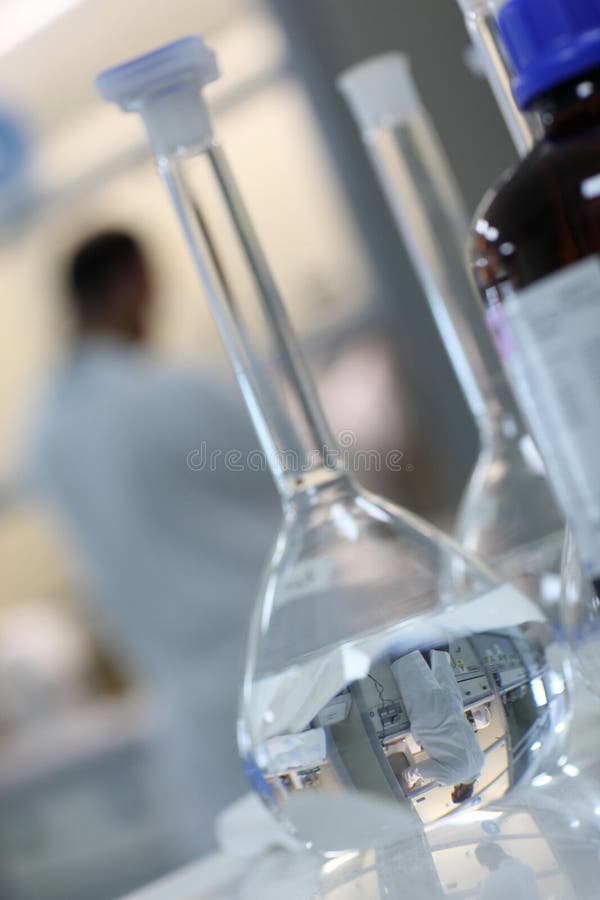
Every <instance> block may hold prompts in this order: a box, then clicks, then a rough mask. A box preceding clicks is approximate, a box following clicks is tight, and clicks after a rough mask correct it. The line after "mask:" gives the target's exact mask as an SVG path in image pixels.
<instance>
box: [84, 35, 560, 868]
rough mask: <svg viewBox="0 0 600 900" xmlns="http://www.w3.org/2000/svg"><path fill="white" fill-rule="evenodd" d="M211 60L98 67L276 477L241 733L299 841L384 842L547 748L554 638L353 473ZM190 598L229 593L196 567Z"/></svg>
mask: <svg viewBox="0 0 600 900" xmlns="http://www.w3.org/2000/svg"><path fill="white" fill-rule="evenodd" d="M217 74H218V73H217V69H216V62H215V59H214V55H213V54H212V52H211V51H210V50H209V49H208V48H207V47H206V46H205V45H204V43H203V41H202V40H201V39H200V38H186V39H183V40H181V41H178V42H176V43H174V44H171V45H167V46H166V47H164V48H161V49H160V50H158V51H155V52H154V53H150V54H148V55H146V56H144V57H141V58H139V59H136V60H132V61H131V62H130V63H127V64H124V65H123V66H119V67H117V68H115V69H111V70H108V71H107V72H105V73H103V74H102V75H101V76H100V78H99V80H98V87H99V90H100V92H101V93H102V95H103V96H104V97H105V98H106V99H109V100H112V101H114V102H116V103H118V104H119V105H121V106H122V107H123V108H124V109H126V110H128V111H130V110H133V111H137V112H139V113H140V114H141V115H142V117H143V119H144V123H145V126H146V129H147V131H148V134H149V138H150V141H151V144H152V147H153V150H154V153H155V157H156V161H157V165H158V169H159V172H160V174H161V176H162V178H163V180H164V182H165V184H166V186H167V188H168V191H169V194H170V197H171V200H172V202H173V205H174V208H175V211H176V213H177V216H178V219H179V222H180V224H181V227H182V229H183V232H184V234H185V237H186V240H187V242H188V246H189V249H190V252H191V254H192V256H193V259H194V261H195V264H196V266H197V269H198V273H199V275H200V277H201V280H202V283H203V287H204V291H205V293H206V295H207V297H208V300H209V302H210V304H211V307H212V311H213V314H214V316H215V319H216V322H217V324H218V326H219V329H220V332H221V335H222V338H223V341H224V343H225V345H226V348H227V350H228V352H229V355H230V357H231V360H232V364H233V366H234V369H235V372H236V375H237V377H238V380H239V383H240V387H241V390H242V392H243V394H244V397H245V400H246V403H247V406H248V410H249V413H250V415H251V417H252V419H253V421H254V424H255V427H256V431H257V433H258V436H259V438H260V440H261V443H262V446H263V450H264V454H265V456H266V459H267V461H268V463H269V465H270V467H271V470H272V473H273V477H274V479H275V482H276V484H277V486H278V489H279V492H280V495H281V500H282V507H283V523H282V527H281V531H280V534H279V537H278V539H277V542H276V546H275V548H274V552H273V556H272V558H271V560H270V562H269V564H268V566H267V570H266V574H265V579H264V583H263V587H262V591H261V593H260V596H259V598H258V600H257V603H256V607H255V611H254V614H253V617H252V621H251V624H250V630H249V638H248V649H247V659H246V665H245V672H244V679H243V686H242V699H241V708H240V717H239V745H240V752H241V756H242V759H243V761H244V764H245V766H246V768H247V771H248V774H249V776H250V778H251V781H252V783H253V785H254V787H255V788H256V789H257V790H258V791H259V792H260V794H261V796H262V797H263V799H264V800H265V802H267V804H268V805H269V806H270V807H271V808H272V809H273V811H274V812H275V814H276V815H278V816H279V817H280V818H281V819H282V820H283V822H284V823H285V824H286V826H287V827H288V828H289V829H290V830H291V831H292V833H294V834H295V835H296V836H298V837H299V838H300V839H301V840H303V841H304V842H305V843H307V844H312V845H314V846H316V847H318V848H319V849H320V850H322V851H339V850H348V849H357V848H365V847H373V846H378V845H383V844H390V843H393V842H394V841H397V840H398V839H400V838H402V837H403V836H404V835H406V834H407V833H412V832H414V831H418V830H420V829H422V827H423V825H426V824H428V823H432V822H435V821H437V820H438V819H439V818H441V817H443V816H445V815H447V814H449V813H452V812H453V811H455V810H458V809H464V808H465V806H470V805H472V804H474V803H483V802H488V801H493V800H497V799H498V798H499V797H501V796H503V795H505V794H506V793H507V792H508V791H509V790H510V789H511V787H512V786H513V785H515V784H518V783H521V782H523V781H526V780H528V779H529V778H531V777H533V776H534V775H535V773H539V772H540V771H541V770H542V769H544V768H545V767H549V766H552V765H553V764H554V761H555V760H556V759H557V758H558V756H559V755H560V753H561V752H562V744H563V740H564V735H565V732H566V728H567V723H568V713H569V707H568V692H567V690H566V681H565V677H564V673H563V671H562V668H561V663H560V658H561V657H560V654H559V653H558V652H556V651H557V648H556V647H555V646H554V643H553V641H554V637H553V632H552V629H551V628H550V627H549V626H548V623H547V621H546V618H545V616H544V614H543V613H542V612H541V611H540V609H539V608H538V606H536V605H535V604H534V603H533V602H532V601H531V600H529V599H528V598H527V597H525V596H524V595H523V594H521V593H520V592H519V591H518V590H516V589H515V588H514V587H511V586H509V585H507V584H504V583H502V582H501V580H500V579H498V578H497V577H496V576H495V575H494V574H493V573H492V572H491V570H488V569H487V568H486V566H485V565H484V564H482V563H479V562H478V561H477V560H476V559H475V558H472V557H470V556H469V555H468V554H466V553H464V552H463V551H462V550H461V549H460V548H459V547H458V545H457V544H456V543H455V542H453V541H452V540H451V539H450V538H448V537H446V536H445V535H443V534H442V533H441V532H439V531H438V530H437V529H435V528H433V527H431V526H429V525H427V524H426V523H425V522H423V521H421V520H420V519H418V518H417V517H415V516H412V515H410V514H409V513H407V512H405V511H404V510H401V509H398V508H396V507H393V506H392V505H391V504H388V503H387V502H386V501H384V500H381V499H379V498H376V497H373V496H370V495H368V494H366V493H365V492H363V491H361V490H360V489H359V488H357V486H356V485H355V484H354V483H353V481H352V479H351V477H350V475H349V473H348V471H347V470H346V468H345V466H344V454H343V452H341V451H340V449H339V448H338V447H337V446H336V443H335V441H334V439H333V437H332V435H331V434H330V432H329V429H328V427H327V424H326V422H325V420H324V417H323V415H322V413H321V410H320V407H319V403H318V400H317V398H316V393H315V391H314V388H313V386H312V383H311V380H310V377H309V375H308V372H307V370H306V367H305V365H304V363H303V360H302V357H301V354H300V352H299V349H298V346H297V342H296V339H295V336H294V333H293V330H292V328H291V326H290V323H289V320H288V318H287V315H286V313H285V310H284V307H283V305H282V303H281V300H280V297H279V294H278V292H277V288H276V286H275V284H274V282H273V279H272V277H271V274H270V271H269V268H268V266H267V263H266V261H265V258H264V256H263V254H262V252H261V249H260V247H259V244H258V242H257V240H256V237H255V234H254V232H253V228H252V225H251V222H250V219H249V217H248V215H247V212H246V210H245V208H244V206H243V203H242V201H241V198H240V196H239V193H238V190H237V187H236V184H235V181H234V179H233V177H232V175H231V172H230V170H229V168H228V165H227V162H226V159H225V157H224V155H223V151H222V150H221V148H220V147H219V145H218V143H217V141H216V139H215V137H214V134H213V131H212V126H211V122H210V118H209V115H208V111H207V108H206V105H205V103H204V100H203V98H202V97H201V95H200V93H199V89H200V88H201V87H203V86H204V85H205V84H207V83H208V82H210V81H213V80H215V78H216V77H217ZM233 452H235V451H233ZM232 462H235V464H236V465H239V464H244V463H245V464H247V465H252V461H251V460H245V461H240V460H239V459H237V458H236V460H235V461H234V460H232ZM255 462H256V461H255ZM199 513H200V514H201V511H199ZM234 558H235V552H234V548H232V560H234ZM232 564H234V562H232ZM198 602H199V603H202V602H204V603H215V602H223V598H214V597H205V596H203V595H202V589H201V586H199V598H198ZM174 614H176V610H174ZM215 690H218V685H216V686H215ZM207 777H210V775H209V774H208V775H207Z"/></svg>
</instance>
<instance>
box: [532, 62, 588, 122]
mask: <svg viewBox="0 0 600 900" xmlns="http://www.w3.org/2000/svg"><path fill="white" fill-rule="evenodd" d="M531 108H532V109H533V110H535V112H537V113H538V114H539V116H540V120H541V123H542V127H543V129H544V137H545V138H548V139H550V140H555V139H560V138H568V137H574V136H576V135H577V134H579V133H581V132H583V131H586V130H588V129H593V128H598V127H599V126H600V67H598V68H594V69H591V70H589V71H588V72H584V73H583V74H581V75H579V76H577V78H573V79H571V80H570V81H567V82H564V83H563V84H560V85H557V86H556V87H554V88H552V90H550V91H547V92H546V93H545V94H543V95H542V96H540V97H538V98H536V99H535V100H534V101H533V103H532V107H531Z"/></svg>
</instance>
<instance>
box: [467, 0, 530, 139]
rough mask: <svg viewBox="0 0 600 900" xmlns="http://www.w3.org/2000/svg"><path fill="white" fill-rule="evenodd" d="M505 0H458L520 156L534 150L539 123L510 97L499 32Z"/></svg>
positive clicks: (504, 53) (509, 80) (508, 78)
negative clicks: (499, 13) (499, 16)
mask: <svg viewBox="0 0 600 900" xmlns="http://www.w3.org/2000/svg"><path fill="white" fill-rule="evenodd" d="M505 2H506V0H458V5H459V6H460V8H461V10H462V12H463V15H464V18H465V25H466V27H467V30H468V32H469V35H470V37H471V41H472V42H473V46H474V47H475V49H476V50H477V53H478V55H479V58H480V60H481V62H482V65H483V69H484V71H485V74H486V77H487V80H488V82H489V84H490V87H491V89H492V91H493V94H494V96H495V98H496V102H497V103H498V107H499V109H500V112H501V113H502V116H503V118H504V121H505V122H506V127H507V128H508V130H509V132H510V136H511V137H512V139H513V143H514V145H515V147H516V149H517V153H518V154H519V156H525V155H526V154H527V153H529V151H530V150H531V149H532V148H533V145H534V144H535V142H536V140H537V137H538V136H539V132H540V127H539V121H538V120H537V118H536V116H535V115H534V114H533V113H527V112H523V111H522V110H520V109H519V107H518V106H517V104H516V103H515V99H514V97H513V94H512V89H511V81H512V74H513V73H512V70H511V67H510V64H509V62H508V58H507V56H506V52H505V50H504V47H503V45H502V38H501V36H500V33H499V29H498V19H497V16H498V10H499V9H500V7H501V6H503V5H504V3H505Z"/></svg>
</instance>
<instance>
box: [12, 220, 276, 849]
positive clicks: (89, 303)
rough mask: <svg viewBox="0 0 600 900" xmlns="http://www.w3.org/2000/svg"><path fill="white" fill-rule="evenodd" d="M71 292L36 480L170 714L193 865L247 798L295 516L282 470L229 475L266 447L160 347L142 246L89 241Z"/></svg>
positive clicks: (122, 238)
mask: <svg viewBox="0 0 600 900" xmlns="http://www.w3.org/2000/svg"><path fill="white" fill-rule="evenodd" d="M68 293H69V298H70V305H71V312H72V314H73V319H74V336H73V341H72V345H71V347H70V349H69V352H68V354H67V355H66V358H65V359H64V360H63V362H62V364H61V365H60V367H59V368H58V370H57V371H56V372H55V373H54V375H53V377H52V378H51V379H50V382H49V383H48V384H47V386H46V388H45V390H44V392H43V395H42V397H41V398H40V400H39V402H38V404H37V407H36V410H35V414H34V415H33V417H32V425H31V428H30V430H29V436H28V441H27V444H28V446H27V449H26V453H25V458H26V461H25V464H24V466H23V475H22V478H23V480H24V483H25V487H26V488H27V490H28V491H30V492H33V493H35V494H36V495H41V496H42V497H44V498H46V500H47V501H48V503H49V504H51V506H52V507H53V508H54V510H55V511H56V513H57V514H58V515H59V516H60V517H61V519H62V522H63V523H64V525H65V527H66V529H67V533H68V534H69V535H70V537H71V539H72V540H73V541H75V542H76V544H77V546H78V548H79V550H80V553H81V556H82V558H83V560H84V562H85V563H87V571H88V573H89V577H90V582H91V586H92V589H93V593H94V595H95V597H96V598H97V601H98V604H97V605H98V609H99V611H100V612H101V614H102V619H103V621H104V624H105V626H106V628H107V630H108V632H109V635H110V637H112V642H113V646H115V647H117V648H120V649H121V650H122V655H123V659H125V660H126V661H128V662H129V663H130V665H131V666H132V668H133V671H134V673H137V674H138V675H139V676H140V678H141V679H142V680H143V681H144V683H145V684H147V685H149V686H150V687H151V689H152V692H153V696H154V697H155V698H156V699H157V701H158V702H157V709H158V712H159V716H160V720H161V746H162V750H163V756H162V765H161V777H162V776H165V783H166V784H167V785H168V796H169V797H170V800H171V801H172V803H171V806H172V808H173V810H174V818H173V822H174V829H175V830H176V831H177V832H178V843H179V846H180V848H181V851H182V858H189V857H190V856H191V855H192V854H194V853H198V852H201V851H203V850H206V849H207V848H209V847H210V846H212V843H213V836H212V823H213V819H214V817H215V815H216V814H217V813H218V812H219V810H220V809H221V808H222V807H223V806H225V805H226V804H227V803H228V802H230V801H231V800H233V799H235V798H236V797H237V796H239V794H240V793H241V792H242V791H243V790H244V789H245V788H246V782H245V779H244V776H243V773H242V771H241V767H240V763H239V761H238V757H237V750H236V742H235V715H236V705H237V692H238V685H239V681H240V672H241V656H242V647H243V639H244V635H245V630H246V625H247V621H248V618H249V615H250V612H251V607H252V603H253V598H254V596H255V594H256V591H257V588H258V582H259V579H260V572H261V568H262V566H263V564H264V561H265V558H266V556H267V554H268V552H269V548H270V544H271V542H272V540H273V538H274V536H275V533H276V530H277V525H278V519H279V505H278V503H277V499H276V495H275V491H274V488H273V485H272V482H271V479H270V477H269V475H268V474H267V472H266V467H263V469H264V470H262V471H256V470H254V471H250V470H249V469H248V467H247V466H246V465H243V464H241V463H239V462H238V463H236V462H233V463H232V464H230V465H229V466H228V465H227V460H226V458H225V456H224V455H225V453H226V452H227V451H228V450H235V451H239V456H236V460H238V459H241V460H243V459H244V457H245V454H248V453H251V452H252V451H255V450H257V449H258V443H257V439H256V437H255V435H254V432H253V430H252V427H251V424H250V421H249V418H248V415H247V413H246V411H245V409H244V408H243V407H242V404H241V400H238V395H237V390H236V389H235V388H234V387H233V385H231V391H230V390H229V389H228V387H227V386H226V384H222V383H220V382H219V379H218V377H217V376H216V375H215V374H213V373H211V372H204V373H203V372H202V371H193V370H185V369H183V368H176V367H168V366H167V365H165V364H164V363H160V362H158V361H155V360H154V359H153V358H152V356H151V355H150V353H149V352H148V350H147V349H146V347H145V346H144V344H145V340H146V338H147V336H148V333H149V330H150V324H151V316H152V284H151V278H150V274H149V267H148V265H147V263H146V259H145V257H144V254H143V252H142V250H141V248H140V247H139V246H138V244H137V242H136V240H135V239H134V238H133V237H131V236H130V235H129V234H127V233H122V232H118V231H111V232H104V233H101V234H98V235H96V236H94V237H92V238H90V239H89V240H88V241H86V242H85V243H84V244H83V245H82V246H81V247H80V248H79V249H78V250H77V252H76V253H75V254H74V257H73V259H72V262H71V264H70V266H69V269H68ZM257 468H258V469H260V468H261V467H260V466H255V467H254V469H257Z"/></svg>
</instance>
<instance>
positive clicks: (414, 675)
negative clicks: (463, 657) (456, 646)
mask: <svg viewBox="0 0 600 900" xmlns="http://www.w3.org/2000/svg"><path fill="white" fill-rule="evenodd" d="M430 662H431V666H429V665H428V664H427V661H426V660H425V657H424V656H423V654H422V653H421V652H420V651H419V650H416V651H414V652H413V653H409V654H408V655H407V656H403V657H401V658H400V659H397V660H396V661H395V662H393V663H392V664H391V670H392V672H393V674H394V678H395V680H396V683H397V685H398V688H399V690H400V694H401V696H402V701H403V703H404V706H405V708H406V713H407V715H408V719H409V722H410V730H411V733H412V735H413V737H414V738H415V740H416V741H417V742H418V743H419V744H420V745H421V746H422V747H423V749H424V750H425V752H426V753H427V755H428V757H429V758H428V759H426V760H424V761H423V762H419V763H418V765H416V766H410V767H408V768H407V769H406V770H405V772H404V773H403V777H404V780H405V782H406V784H407V787H408V788H409V789H411V788H413V787H414V786H415V785H416V784H417V783H418V782H419V781H420V780H426V781H435V782H437V783H438V784H441V785H453V790H452V801H453V803H457V804H458V803H463V802H464V801H465V800H468V799H469V798H470V797H471V796H472V795H473V790H474V785H475V782H476V780H477V778H478V777H479V775H480V774H481V770H482V768H483V764H484V762H485V756H484V753H483V751H482V749H481V747H480V746H479V741H478V739H477V736H476V734H475V732H474V731H473V727H472V725H471V723H470V722H469V720H468V719H467V717H466V716H465V711H464V706H463V699H462V695H461V692H460V688H459V686H458V683H457V681H456V678H455V677H454V673H453V671H452V661H451V659H450V654H449V653H446V652H445V651H443V650H432V651H431V654H430Z"/></svg>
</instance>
